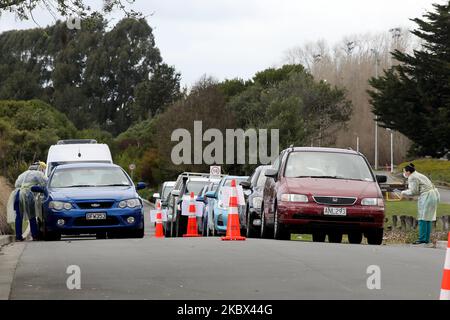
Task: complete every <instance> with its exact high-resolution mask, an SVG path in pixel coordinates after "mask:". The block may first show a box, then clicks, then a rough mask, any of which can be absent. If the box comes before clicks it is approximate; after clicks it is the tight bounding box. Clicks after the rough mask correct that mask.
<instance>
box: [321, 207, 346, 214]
mask: <svg viewBox="0 0 450 320" xmlns="http://www.w3.org/2000/svg"><path fill="white" fill-rule="evenodd" d="M323 214H324V215H326V216H346V215H347V208H329V207H325V208H324V211H323Z"/></svg>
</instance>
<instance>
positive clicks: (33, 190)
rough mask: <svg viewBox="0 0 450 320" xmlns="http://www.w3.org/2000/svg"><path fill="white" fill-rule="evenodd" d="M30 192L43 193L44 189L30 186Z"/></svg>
mask: <svg viewBox="0 0 450 320" xmlns="http://www.w3.org/2000/svg"><path fill="white" fill-rule="evenodd" d="M31 192H36V193H44V192H45V189H44V187H41V186H32V187H31Z"/></svg>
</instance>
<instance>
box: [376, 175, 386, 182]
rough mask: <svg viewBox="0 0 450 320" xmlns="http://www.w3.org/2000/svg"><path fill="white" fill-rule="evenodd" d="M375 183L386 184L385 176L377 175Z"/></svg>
mask: <svg viewBox="0 0 450 320" xmlns="http://www.w3.org/2000/svg"><path fill="white" fill-rule="evenodd" d="M377 182H378V183H386V182H387V176H384V175H377Z"/></svg>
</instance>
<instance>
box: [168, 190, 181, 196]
mask: <svg viewBox="0 0 450 320" xmlns="http://www.w3.org/2000/svg"><path fill="white" fill-rule="evenodd" d="M170 194H171V195H173V196H174V197H179V196H180V190H172V191H171V192H170Z"/></svg>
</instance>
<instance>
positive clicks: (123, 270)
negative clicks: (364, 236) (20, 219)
mask: <svg viewBox="0 0 450 320" xmlns="http://www.w3.org/2000/svg"><path fill="white" fill-rule="evenodd" d="M146 212H147V215H146V217H148V211H146ZM152 232H153V230H152V228H150V226H149V225H148V226H147V232H146V235H145V238H144V239H113V240H109V239H107V240H95V239H64V240H63V241H59V242H27V243H25V244H23V243H21V244H15V245H14V246H12V248H9V250H10V251H14V250H15V251H21V250H22V249H23V252H22V253H21V255H20V257H19V261H18V264H17V268H16V271H15V274H14V281H13V283H12V287H11V292H10V298H11V299H438V297H439V292H440V283H441V277H442V269H443V264H444V258H445V251H444V250H438V249H432V248H424V247H412V246H368V245H349V244H331V243H310V242H298V241H275V240H261V239H248V240H247V241H243V242H223V241H220V239H219V238H190V239H187V238H186V239H184V238H171V239H155V238H153V237H152V236H151V235H152ZM13 253H14V252H13ZM16 254H17V256H19V254H18V253H17V252H16ZM5 258H8V253H6V254H3V255H0V267H1V264H2V261H5ZM10 260H11V257H9V258H8V261H9V264H10ZM70 265H77V266H79V267H80V270H81V289H80V290H76V289H75V290H69V289H68V288H67V286H66V281H67V278H68V277H69V275H68V274H66V271H67V267H68V266H70ZM371 265H376V266H379V267H380V270H381V289H380V290H376V289H375V290H369V289H368V288H367V284H366V283H367V278H368V277H369V274H367V268H368V266H371Z"/></svg>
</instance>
